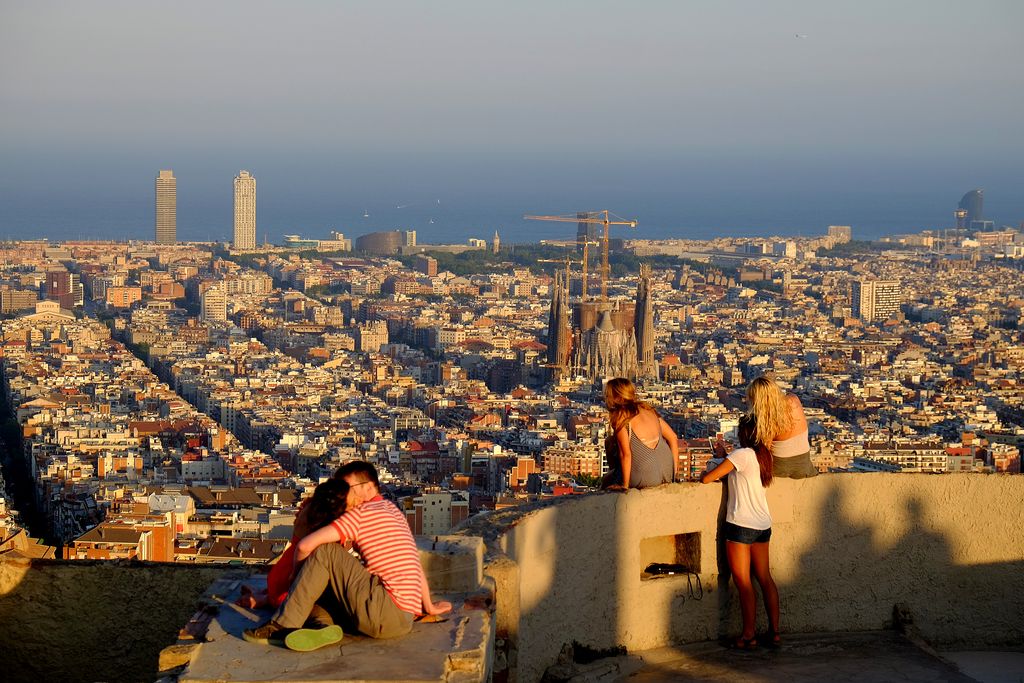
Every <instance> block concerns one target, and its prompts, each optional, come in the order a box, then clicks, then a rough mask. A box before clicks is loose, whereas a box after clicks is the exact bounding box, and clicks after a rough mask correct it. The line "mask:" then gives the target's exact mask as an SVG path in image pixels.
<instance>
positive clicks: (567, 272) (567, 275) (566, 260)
mask: <svg viewBox="0 0 1024 683" xmlns="http://www.w3.org/2000/svg"><path fill="white" fill-rule="evenodd" d="M537 263H564V264H565V288H566V290H567V291H568V289H569V278H570V277H571V272H572V271H570V270H569V264H572V263H583V261H577V260H575V259H571V258H569V257H568V256H566V257H565V258H539V259H537ZM584 272H586V271H585V270H584Z"/></svg>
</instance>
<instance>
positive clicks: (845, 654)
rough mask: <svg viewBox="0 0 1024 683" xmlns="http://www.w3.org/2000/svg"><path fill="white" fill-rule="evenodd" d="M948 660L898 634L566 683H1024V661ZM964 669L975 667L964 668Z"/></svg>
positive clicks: (601, 669)
mask: <svg viewBox="0 0 1024 683" xmlns="http://www.w3.org/2000/svg"><path fill="white" fill-rule="evenodd" d="M951 655H952V656H943V657H942V658H941V659H940V658H937V657H935V656H932V655H930V654H928V653H926V652H925V651H923V650H921V649H920V648H918V647H917V646H915V645H914V644H913V643H911V642H910V641H908V640H907V639H905V638H903V637H902V636H900V635H898V634H896V633H895V632H893V631H874V632H867V633H839V634H827V635H824V634H812V635H787V636H786V638H785V641H784V644H783V646H782V647H781V648H780V649H778V650H774V649H769V648H765V647H761V648H759V649H757V650H755V651H752V652H741V651H733V650H729V649H727V648H725V647H723V646H722V645H720V644H718V643H700V644H694V645H685V646H678V647H670V648H661V649H657V650H649V651H645V652H639V653H635V654H634V655H631V656H628V657H617V658H613V659H609V660H601V661H599V662H594V663H592V664H590V665H581V666H579V670H578V671H577V673H576V675H575V676H573V677H571V678H568V679H566V680H569V681H574V682H575V683H582V682H583V681H615V680H626V681H629V682H630V683H662V682H663V681H664V682H667V681H723V682H724V681H729V682H730V683H732V682H748V681H749V682H751V683H754V682H757V683H772V682H776V681H777V682H778V683H819V682H820V681H828V683H846V682H849V683H855V682H856V683H864V682H867V681H879V682H886V683H888V682H890V681H903V682H906V683H934V682H936V681H942V682H946V683H997V681H1013V682H1014V683H1017V682H1019V681H1021V680H1024V671H1022V669H1021V668H1019V667H1022V666H1024V653H1001V652H971V653H951ZM960 661H963V662H964V663H965V664H968V665H969V666H963V667H961V666H960V665H959V663H960Z"/></svg>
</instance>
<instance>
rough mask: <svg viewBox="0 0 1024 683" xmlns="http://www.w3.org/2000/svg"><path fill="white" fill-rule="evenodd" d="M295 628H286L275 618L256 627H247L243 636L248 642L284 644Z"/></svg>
mask: <svg viewBox="0 0 1024 683" xmlns="http://www.w3.org/2000/svg"><path fill="white" fill-rule="evenodd" d="M294 630H295V629H291V628H285V627H284V626H281V624H279V623H277V622H276V621H274V620H273V619H271V620H270V621H268V622H267V623H265V624H263V625H262V626H257V627H256V628H247V629H245V630H244V631H242V638H244V639H245V640H246V641H247V642H250V643H257V644H259V645H278V646H281V645H284V639H285V636H287V635H288V634H289V633H291V632H292V631H294Z"/></svg>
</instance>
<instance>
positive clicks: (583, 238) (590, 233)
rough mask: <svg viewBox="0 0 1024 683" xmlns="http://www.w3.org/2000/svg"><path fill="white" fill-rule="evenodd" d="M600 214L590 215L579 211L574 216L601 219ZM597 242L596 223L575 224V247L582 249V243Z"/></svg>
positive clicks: (590, 213)
mask: <svg viewBox="0 0 1024 683" xmlns="http://www.w3.org/2000/svg"><path fill="white" fill-rule="evenodd" d="M601 217H602V214H600V213H592V212H588V211H581V212H579V213H577V214H576V218H583V219H586V218H601ZM596 241H597V223H577V224H576V245H577V246H578V247H579V248H580V249H582V248H583V243H584V242H596Z"/></svg>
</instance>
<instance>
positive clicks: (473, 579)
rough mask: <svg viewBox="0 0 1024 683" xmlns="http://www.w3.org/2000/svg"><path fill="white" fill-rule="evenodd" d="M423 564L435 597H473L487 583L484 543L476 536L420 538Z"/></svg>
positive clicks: (417, 539) (418, 538) (418, 541)
mask: <svg viewBox="0 0 1024 683" xmlns="http://www.w3.org/2000/svg"><path fill="white" fill-rule="evenodd" d="M416 545H417V546H418V547H419V549H420V564H422V565H423V571H424V573H425V574H426V575H427V579H428V580H429V581H430V589H431V590H432V591H434V592H435V593H470V592H472V591H475V590H476V589H477V588H478V587H479V586H480V583H481V582H482V581H483V579H484V541H483V539H482V538H476V537H473V536H418V537H417V538H416Z"/></svg>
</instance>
